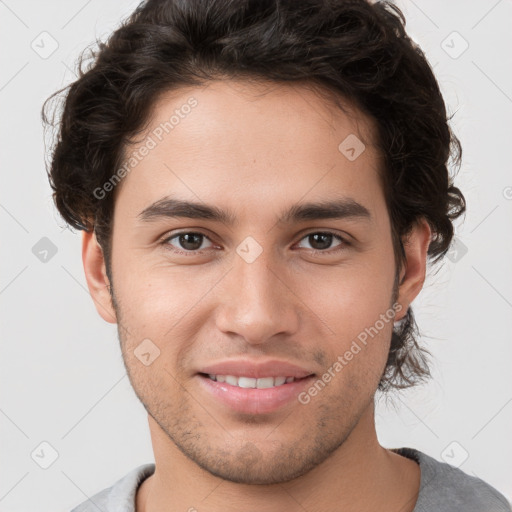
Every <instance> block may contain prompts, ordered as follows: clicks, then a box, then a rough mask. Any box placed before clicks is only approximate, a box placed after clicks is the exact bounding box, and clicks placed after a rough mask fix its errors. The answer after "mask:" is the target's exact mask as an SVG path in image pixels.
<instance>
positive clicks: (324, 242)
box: [302, 231, 349, 252]
mask: <svg viewBox="0 0 512 512" xmlns="http://www.w3.org/2000/svg"><path fill="white" fill-rule="evenodd" d="M334 239H337V240H339V241H340V242H341V243H340V244H337V245H336V246H334V247H335V248H334V249H332V243H333V240H334ZM302 240H307V241H308V243H309V244H310V247H309V248H310V249H312V250H314V251H322V252H331V250H332V252H336V251H337V250H340V249H343V248H344V246H346V245H349V244H348V242H346V241H345V240H344V239H343V238H342V237H341V236H339V235H336V234H334V233H330V232H323V231H322V232H315V233H309V234H308V235H306V236H305V237H304V238H303V239H302ZM306 248H308V247H306Z"/></svg>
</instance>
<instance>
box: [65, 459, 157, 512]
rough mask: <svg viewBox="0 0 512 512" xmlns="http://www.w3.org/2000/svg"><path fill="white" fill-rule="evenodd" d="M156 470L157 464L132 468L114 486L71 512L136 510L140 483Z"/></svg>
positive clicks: (133, 511)
mask: <svg viewBox="0 0 512 512" xmlns="http://www.w3.org/2000/svg"><path fill="white" fill-rule="evenodd" d="M154 471H155V464H153V463H151V464H143V465H141V466H138V467H137V468H135V469H132V470H131V471H130V472H129V473H128V474H126V475H125V476H123V477H122V478H120V479H119V480H118V481H117V482H115V483H114V484H113V485H112V486H110V487H108V488H106V489H103V490H102V491H100V492H98V493H96V494H95V495H94V496H92V497H91V498H89V499H88V500H86V501H84V502H82V503H80V505H78V506H77V507H75V508H74V509H73V510H71V512H98V510H101V511H102V512H136V511H135V495H136V492H137V488H138V487H139V485H140V484H141V483H142V482H143V481H144V480H145V479H146V478H147V477H149V476H151V475H152V474H153V473H154Z"/></svg>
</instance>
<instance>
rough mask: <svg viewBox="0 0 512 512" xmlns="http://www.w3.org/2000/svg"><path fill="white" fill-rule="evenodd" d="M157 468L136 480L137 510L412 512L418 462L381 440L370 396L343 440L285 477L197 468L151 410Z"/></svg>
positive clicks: (415, 495) (418, 474) (155, 511)
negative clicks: (251, 481)
mask: <svg viewBox="0 0 512 512" xmlns="http://www.w3.org/2000/svg"><path fill="white" fill-rule="evenodd" d="M148 421H149V425H150V431H151V438H152V443H153V448H154V452H155V465H156V468H155V472H154V474H153V475H152V476H150V477H149V478H147V479H146V480H145V481H144V482H143V483H142V485H141V486H140V487H139V490H138V492H137V496H136V507H137V508H136V510H137V512H157V511H160V510H194V509H196V510H199V511H200V510H204V509H207V510H208V511H209V512H220V511H222V512H227V511H230V510H233V511H235V510H241V509H253V510H256V509H258V510H262V511H265V512H274V511H275V512H277V511H281V510H283V507H285V508H286V510H291V511H297V512H298V511H303V510H308V511H310V512H314V511H320V510H322V511H323V510H334V509H336V510H343V511H344V512H356V511H360V510H368V511H370V510H379V511H385V510H390V511H391V510H394V511H396V510H400V511H401V512H412V511H413V509H414V505H415V503H416V500H417V497H418V491H419V484H420V469H419V466H418V465H417V463H416V462H414V461H412V460H410V459H407V458H405V457H402V456H400V455H397V454H395V453H393V452H390V451H389V450H386V449H385V448H383V447H382V446H380V444H379V443H378V440H377V435H376V431H375V423H374V407H373V403H372V404H371V406H370V407H368V409H367V410H366V411H365V413H364V414H363V415H362V416H361V418H360V420H359V422H358V424H357V425H356V426H355V427H354V429H353V430H352V432H351V434H350V435H349V436H348V437H347V439H346V440H345V442H344V443H343V444H342V445H341V446H340V447H339V448H338V449H337V450H336V451H335V452H334V453H333V454H332V455H331V456H330V457H329V458H328V459H326V460H325V461H324V462H323V463H322V464H320V465H318V466H317V467H315V468H314V469H312V470H311V471H309V472H308V473H307V474H305V475H303V476H301V477H299V478H296V479H294V480H292V481H289V482H284V483H282V484H271V485H247V484H237V483H233V482H229V481H226V480H223V479H221V478H219V477H216V476H214V475H212V474H210V473H209V472H207V471H205V470H203V469H202V468H200V467H198V466H197V465H196V464H195V463H194V462H192V461H191V460H190V459H188V458H187V457H186V456H185V455H183V453H181V451H180V450H179V449H178V448H177V447H176V446H175V445H174V443H172V441H171V440H170V439H169V438H168V437H167V436H166V434H165V433H164V432H163V431H162V430H161V428H160V427H159V425H158V424H157V423H156V422H155V421H154V420H153V419H152V418H151V417H150V416H148Z"/></svg>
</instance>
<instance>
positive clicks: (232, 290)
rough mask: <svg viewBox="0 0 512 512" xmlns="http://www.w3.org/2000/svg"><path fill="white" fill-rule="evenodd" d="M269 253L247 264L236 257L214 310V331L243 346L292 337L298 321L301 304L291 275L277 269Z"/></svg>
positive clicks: (264, 252) (264, 253)
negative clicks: (234, 337)
mask: <svg viewBox="0 0 512 512" xmlns="http://www.w3.org/2000/svg"><path fill="white" fill-rule="evenodd" d="M269 253H270V251H263V253H262V254H261V255H260V256H259V257H258V258H257V259H256V260H255V261H253V262H251V263H248V262H247V261H245V260H244V259H243V258H241V257H238V255H235V258H234V267H233V268H232V270H231V271H230V272H229V273H228V275H227V276H226V279H225V280H224V282H223V284H222V286H221V288H220V291H219V304H218V307H217V315H216V324H217V328H218V329H219V330H220V331H222V332H223V333H225V334H230V335H238V336H241V337H242V338H243V339H244V340H245V341H246V343H248V344H251V345H261V344H265V343H267V342H269V341H270V340H272V339H273V338H274V337H275V336H276V335H282V336H285V335H287V336H290V335H293V334H294V333H295V332H296V331H297V329H298V327H299V321H300V304H301V301H300V299H299V298H298V297H297V295H295V294H294V293H293V283H291V282H290V279H287V276H288V275H291V272H290V273H288V272H286V269H284V270H283V269H282V268H281V267H278V264H277V263H276V262H275V261H271V260H272V255H271V254H269Z"/></svg>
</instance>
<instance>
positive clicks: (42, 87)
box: [0, 0, 512, 512]
mask: <svg viewBox="0 0 512 512" xmlns="http://www.w3.org/2000/svg"><path fill="white" fill-rule="evenodd" d="M137 4H138V1H129V2H120V1H118V2H116V1H114V0H108V1H104V0H103V1H99V0H89V1H83V0H79V1H76V0H73V1H69V0H68V1H57V0H52V1H45V2H37V1H35V0H34V1H27V0H24V1H23V0H21V1H15V0H5V1H0V41H1V48H2V53H1V56H0V109H1V113H2V115H1V117H0V130H1V141H2V143H1V172H2V187H1V190H0V194H1V195H0V218H1V222H2V224H1V225H2V241H3V243H2V254H1V262H0V263H1V267H0V268H1V278H0V301H1V308H2V310H1V311H2V316H1V320H2V337H1V343H2V348H1V350H2V353H1V358H0V365H1V373H0V376H1V387H0V392H1V395H0V396H1V399H0V428H1V434H2V435H1V440H0V442H1V458H0V461H1V466H0V510H1V511H10V512H17V511H33V510H39V511H40V512H49V511H50V510H51V511H53V512H55V511H62V512H64V511H69V510H70V509H71V508H72V507H73V506H75V505H77V504H78V503H79V502H82V501H84V500H86V499H87V498H88V497H90V496H91V495H93V494H95V493H96V492H98V491H99V490H101V489H103V488H105V487H107V486H110V485H111V484H112V483H113V482H114V481H116V480H117V479H119V478H121V477H122V476H124V475H125V474H126V473H127V472H128V471H129V470H131V469H132V468H134V467H136V466H137V465H139V464H143V463H146V462H152V461H153V455H152V449H151V443H150V438H149V433H148V428H147V419H146V414H145V411H144V409H143V407H142V405H140V403H139V402H138V401H137V399H136V398H135V395H134V393H133V391H132V389H131V387H130V385H129V381H128V378H127V376H126V374H125V371H124V367H123V364H122V360H121V354H120V349H119V345H118V341H117V333H116V328H115V326H112V325H110V324H107V323H105V322H103V320H102V319H101V318H100V317H99V316H98V315H97V313H96V310H95V309H94V306H93V302H92V300H91V298H90V296H89V294H88V291H87V289H86V285H85V279H84V275H83V269H82V263H81V247H80V242H81V237H80V234H79V233H73V232H71V231H70V230H69V229H66V227H65V225H64V222H63V221H62V220H61V219H60V218H59V216H58V214H57V213H56V210H55V209H54V207H53V204H52V200H51V197H50V188H49V185H48V183H47V179H46V174H45V168H44V158H45V148H44V145H43V132H42V125H41V121H40V109H41V105H42V103H43V101H44V99H45V98H47V97H48V96H49V95H50V94H51V93H52V92H54V91H55V90H57V89H58V88H61V87H63V86H64V85H66V84H68V83H69V82H70V81H71V80H73V79H74V74H73V69H74V63H75V60H76V57H77V55H78V53H79V51H80V50H81V49H83V48H84V47H85V46H87V45H88V44H90V43H92V42H93V41H94V38H95V37H96V36H98V37H105V36H106V35H107V34H108V33H110V31H111V30H112V29H114V28H115V27H116V25H117V24H118V22H119V20H120V19H121V17H124V16H125V15H127V14H128V13H129V12H131V11H132V10H133V9H134V8H135V7H136V6H137ZM398 5H399V6H400V7H401V8H402V9H403V10H404V13H405V15H406V18H407V27H408V31H409V33H410V35H411V36H412V37H413V39H414V40H415V41H417V42H418V43H419V44H420V45H421V47H422V48H423V49H424V51H425V53H426V54H427V57H428V58H429V60H430V61H431V63H432V65H433V66H434V67H435V72H436V75H437V77H438V79H439V81H440V85H441V87H442V90H443V93H444V95H445V100H446V102H447V105H448V109H449V112H450V113H453V112H456V114H455V117H454V119H453V121H452V126H453V128H454V129H455V131H456V133H457V135H458V136H459V137H460V139H461V142H462V145H463V150H464V158H463V165H462V168H461V171H460V173H459V175H458V178H457V181H456V183H457V184H458V185H459V186H460V187H461V188H462V189H463V192H464V194H465V195H466V198H467V201H468V214H467V216H466V219H465V222H464V223H463V224H461V223H460V222H459V223H458V227H457V238H458V240H459V242H458V244H457V245H456V247H455V249H454V251H453V252H452V253H451V256H450V257H451V260H450V259H447V260H446V263H445V265H444V266H443V267H442V269H441V270H440V271H439V272H438V273H437V275H436V276H435V277H434V276H432V277H429V278H428V280H427V283H426V285H425V288H424V290H423V291H422V292H421V294H420V296H419V298H418V299H417V300H416V301H415V303H414V308H415V312H416V315H417V319H418V323H419V326H420V329H421V331H422V333H423V335H424V336H423V343H425V344H426V346H427V347H428V348H429V350H430V351H431V352H432V353H433V355H434V362H433V366H432V371H433V375H434V380H433V381H431V382H430V384H428V385H425V386H423V387H421V388H418V389H413V390H410V391H407V392H404V393H403V394H401V395H398V396H396V397H395V399H394V402H393V403H392V404H388V405H386V403H385V401H384V400H381V401H380V402H379V406H378V414H377V423H378V424H377V427H378V434H379V439H380V441H381V443H382V444H383V445H384V446H386V447H397V446H411V447H416V448H418V449H420V450H423V451H425V452H426V453H428V454H429V455H431V456H433V457H435V458H436V459H438V460H445V461H447V462H451V463H453V464H454V465H460V468H461V469H462V470H464V471H465V472H467V473H468V474H470V475H476V476H478V477H480V478H482V479H484V480H485V481H487V482H488V483H490V484H491V485H493V486H494V487H496V488H497V489H498V490H499V491H501V492H502V493H503V494H505V496H507V498H508V499H509V500H511V499H512V475H511V471H510V468H511V462H510V461H511V459H512V441H511V432H512V429H511V426H512V376H511V373H512V372H511V359H512V358H511V356H512V344H511V334H510V333H511V328H512V267H511V261H512V247H511V236H510V234H511V233H512V229H511V228H512V173H511V170H510V169H511V167H510V166H511V162H512V151H511V143H510V135H511V133H510V119H511V115H510V114H511V111H512V73H511V70H510V48H511V47H512V35H511V31H510V28H509V27H510V22H511V14H512V2H511V1H510V0H509V1H507V0H501V1H489V2H487V1H483V0H480V1H471V2H468V1H462V0H458V1H450V2H446V1H443V0H436V1H429V2H427V1H426V0H421V1H420V0H415V1H411V0H403V1H400V2H398ZM44 31H46V32H48V33H49V34H50V35H51V38H50V37H49V36H47V35H42V36H41V35H40V34H41V33H42V32H44ZM454 31H456V32H457V33H458V34H459V35H457V34H453V32H454ZM52 38H53V39H54V40H55V41H56V42H57V43H58V48H57V49H56V50H55V51H54V53H52V54H51V55H49V56H47V55H43V56H44V57H47V58H42V56H41V53H43V52H50V50H51V49H52V46H51V45H52V44H55V43H53V42H52ZM462 38H463V39H462ZM464 40H465V41H467V43H468V44H469V47H468V48H467V50H466V51H464V52H463V53H462V54H460V55H458V54H459V53H460V52H461V50H463V49H464V44H465V43H464ZM443 41H444V43H443ZM31 45H32V46H34V47H35V48H37V49H38V52H39V53H38V52H36V51H35V50H34V49H33V48H32V46H31ZM507 48H508V50H507ZM450 54H451V55H450ZM454 57H457V58H454ZM43 237H47V238H49V239H50V240H51V241H52V243H53V244H55V246H56V249H57V253H56V254H55V255H53V256H52V255H51V253H49V254H48V255H47V261H46V262H44V261H40V259H39V258H41V257H43V256H44V254H41V253H40V254H39V258H38V257H36V254H34V253H33V251H32V248H33V247H34V246H35V245H36V244H37V243H38V242H39V241H40V239H41V238H43ZM36 247H38V246H36ZM466 249H467V252H465V250H466ZM35 252H36V253H37V250H36V251H35ZM42 442H47V443H49V444H50V445H51V446H52V447H53V449H54V450H56V452H57V453H58V458H57V459H56V460H55V462H53V464H52V465H50V467H48V469H43V468H41V467H40V464H43V465H44V464H45V463H46V464H49V463H50V462H51V454H52V452H51V449H50V448H49V447H48V446H47V445H41V443H42ZM465 457H467V458H466V460H464V458H465ZM36 461H37V462H36ZM462 461H463V462H462ZM461 463H462V464H461Z"/></svg>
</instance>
